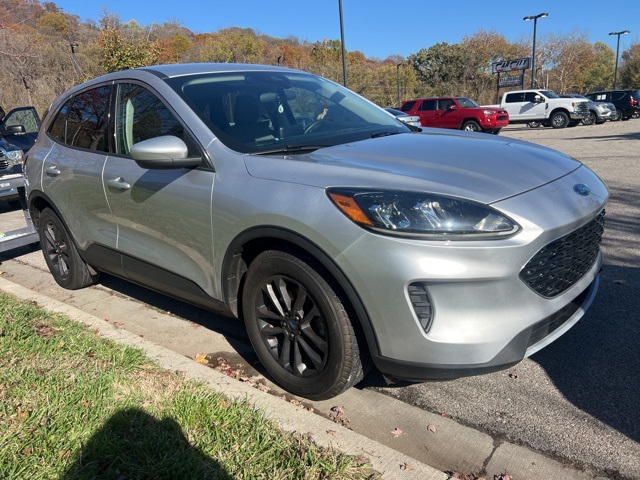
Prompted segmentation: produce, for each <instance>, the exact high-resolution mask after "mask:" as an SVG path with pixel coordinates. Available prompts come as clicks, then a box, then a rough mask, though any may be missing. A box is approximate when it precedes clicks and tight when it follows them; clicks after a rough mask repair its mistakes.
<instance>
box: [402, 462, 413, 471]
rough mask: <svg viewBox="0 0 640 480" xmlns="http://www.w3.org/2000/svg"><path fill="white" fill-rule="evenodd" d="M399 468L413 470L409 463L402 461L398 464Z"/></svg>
mask: <svg viewBox="0 0 640 480" xmlns="http://www.w3.org/2000/svg"><path fill="white" fill-rule="evenodd" d="M400 470H413V467H412V466H411V464H410V463H407V462H404V463H401V464H400Z"/></svg>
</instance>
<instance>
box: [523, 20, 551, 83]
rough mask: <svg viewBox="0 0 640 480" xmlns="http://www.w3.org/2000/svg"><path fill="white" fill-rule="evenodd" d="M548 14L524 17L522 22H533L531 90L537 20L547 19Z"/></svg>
mask: <svg viewBox="0 0 640 480" xmlns="http://www.w3.org/2000/svg"><path fill="white" fill-rule="evenodd" d="M548 16H549V14H548V13H539V14H538V15H530V16H528V17H524V18H523V20H524V21H527V20H533V52H532V54H531V88H533V74H534V73H535V68H534V67H535V63H536V26H537V24H538V19H539V18H544V17H548Z"/></svg>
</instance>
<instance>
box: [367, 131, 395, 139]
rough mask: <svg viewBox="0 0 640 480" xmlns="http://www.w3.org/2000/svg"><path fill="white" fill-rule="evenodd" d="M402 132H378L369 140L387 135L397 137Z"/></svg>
mask: <svg viewBox="0 0 640 480" xmlns="http://www.w3.org/2000/svg"><path fill="white" fill-rule="evenodd" d="M399 133H402V132H379V133H374V134H372V135H371V138H378V137H388V136H389V135H397V134H399Z"/></svg>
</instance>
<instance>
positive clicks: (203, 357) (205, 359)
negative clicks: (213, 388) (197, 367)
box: [194, 353, 209, 365]
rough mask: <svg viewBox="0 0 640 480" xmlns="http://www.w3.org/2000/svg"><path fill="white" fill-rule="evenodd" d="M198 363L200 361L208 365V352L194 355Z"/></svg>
mask: <svg viewBox="0 0 640 480" xmlns="http://www.w3.org/2000/svg"><path fill="white" fill-rule="evenodd" d="M194 360H195V361H196V363H200V364H202V365H207V364H208V363H209V357H208V355H207V354H206V353H198V354H196V356H195V357H194Z"/></svg>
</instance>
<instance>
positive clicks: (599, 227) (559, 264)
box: [520, 210, 604, 298]
mask: <svg viewBox="0 0 640 480" xmlns="http://www.w3.org/2000/svg"><path fill="white" fill-rule="evenodd" d="M603 233H604V210H602V211H601V212H600V214H599V215H598V216H597V217H596V218H594V219H593V220H592V221H591V222H589V223H588V224H586V225H585V226H584V227H581V228H579V229H577V230H576V231H574V232H572V233H570V234H568V235H565V236H564V237H562V238H559V239H558V240H555V241H553V242H551V243H550V244H548V245H546V246H545V247H543V248H542V249H541V250H540V251H539V252H538V253H536V254H535V255H534V256H533V258H532V259H531V260H529V262H528V263H527V264H526V265H525V266H524V268H523V269H522V270H521V271H520V279H521V280H522V281H523V282H524V283H526V284H527V285H528V286H529V287H531V288H532V289H533V290H534V291H535V292H537V293H539V294H540V295H542V296H543V297H545V298H553V297H557V296H558V295H560V294H561V293H563V292H565V291H566V290H568V289H569V288H570V287H571V286H572V285H574V284H575V283H576V282H577V281H578V280H580V279H581V278H582V277H583V276H584V274H586V273H587V272H588V271H589V269H590V268H591V266H592V265H593V262H595V261H596V258H597V256H598V252H599V251H600V241H601V240H602V234H603Z"/></svg>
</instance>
